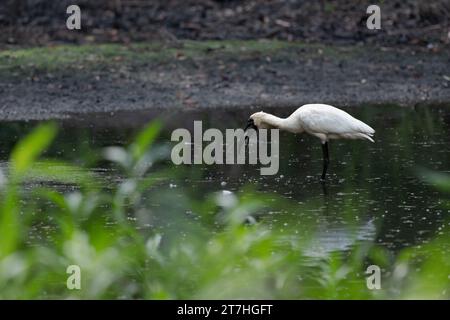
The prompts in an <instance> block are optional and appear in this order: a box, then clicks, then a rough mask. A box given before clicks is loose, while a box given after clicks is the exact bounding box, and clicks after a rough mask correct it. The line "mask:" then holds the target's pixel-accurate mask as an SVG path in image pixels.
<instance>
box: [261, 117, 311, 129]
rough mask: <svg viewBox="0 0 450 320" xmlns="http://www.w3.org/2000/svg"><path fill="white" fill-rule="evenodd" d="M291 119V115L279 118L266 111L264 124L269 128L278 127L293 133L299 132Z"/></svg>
mask: <svg viewBox="0 0 450 320" xmlns="http://www.w3.org/2000/svg"><path fill="white" fill-rule="evenodd" d="M292 120H293V119H291V117H288V118H280V117H277V116H274V115H273V114H270V113H266V114H265V116H264V122H265V124H266V125H267V126H268V127H270V128H275V129H280V130H284V131H289V132H293V133H297V132H300V131H302V130H300V128H298V126H295V125H294V123H293V122H292Z"/></svg>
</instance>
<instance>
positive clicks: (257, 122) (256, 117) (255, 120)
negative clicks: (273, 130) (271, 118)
mask: <svg viewBox="0 0 450 320" xmlns="http://www.w3.org/2000/svg"><path fill="white" fill-rule="evenodd" d="M264 116H265V113H264V112H262V111H260V112H256V113H254V114H252V115H251V116H250V118H248V120H247V126H246V127H245V129H244V131H247V129H249V128H252V129H255V130H256V131H258V129H259V128H261V127H262V123H263V118H264Z"/></svg>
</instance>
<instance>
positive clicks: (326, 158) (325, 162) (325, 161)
mask: <svg viewBox="0 0 450 320" xmlns="http://www.w3.org/2000/svg"><path fill="white" fill-rule="evenodd" d="M322 152H323V171H322V177H321V178H320V180H322V181H325V175H326V174H327V169H328V164H329V163H330V157H329V155H328V142H325V143H323V144H322Z"/></svg>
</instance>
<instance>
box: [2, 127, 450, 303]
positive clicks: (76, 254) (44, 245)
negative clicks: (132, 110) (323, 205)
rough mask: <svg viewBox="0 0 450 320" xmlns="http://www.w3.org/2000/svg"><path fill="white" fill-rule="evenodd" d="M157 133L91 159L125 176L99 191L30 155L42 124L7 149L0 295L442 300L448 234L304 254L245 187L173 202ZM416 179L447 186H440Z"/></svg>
mask: <svg viewBox="0 0 450 320" xmlns="http://www.w3.org/2000/svg"><path fill="white" fill-rule="evenodd" d="M159 130H160V124H159V123H157V122H155V123H152V124H150V125H149V126H148V127H147V128H145V129H144V130H143V131H142V132H141V133H140V134H139V135H138V136H137V137H136V139H135V141H134V143H132V144H131V145H130V146H128V147H127V148H123V147H109V148H106V149H104V150H102V151H101V152H98V154H99V155H100V154H101V158H103V160H107V161H110V162H111V163H112V164H113V166H115V167H116V168H117V170H121V172H122V175H123V177H124V178H123V179H121V180H120V181H117V182H114V183H112V184H108V185H104V184H103V183H102V181H99V180H98V179H96V177H95V176H94V174H93V173H92V172H91V171H88V170H87V169H85V168H83V167H79V166H74V165H71V164H68V163H62V162H56V161H51V160H41V159H40V156H41V154H42V153H43V152H44V150H45V149H46V148H47V147H48V146H49V145H50V144H51V142H52V140H53V138H54V137H55V136H56V134H57V128H56V127H55V126H54V125H53V124H45V125H41V126H40V127H38V128H36V129H35V130H34V131H33V132H32V133H31V134H29V135H28V136H27V137H26V138H24V139H23V140H22V141H20V142H19V143H18V144H17V145H16V147H15V148H14V150H13V151H12V153H11V156H10V165H9V167H8V168H7V172H3V173H2V174H1V176H0V178H1V179H0V183H1V207H0V208H1V212H0V298H2V299H5V298H19V299H26V298H44V299H46V298H58V299H60V298H93V299H105V298H144V299H177V298H274V299H277V298H283V299H305V298H306V299H315V298H325V299H373V298H441V299H442V298H444V299H445V298H450V291H449V270H450V261H449V255H448V252H447V254H446V251H445V250H442V248H447V247H448V241H449V238H448V230H442V232H440V234H439V235H438V237H436V238H435V239H434V240H433V241H431V242H430V243H428V244H426V245H422V246H419V247H415V248H410V249H405V250H403V251H401V252H400V253H397V254H393V253H389V252H387V251H386V250H384V249H382V248H380V247H377V246H376V245H374V244H364V245H361V244H360V245H356V246H354V247H353V249H352V250H351V251H350V252H346V253H343V252H329V253H327V254H324V255H321V256H311V255H310V254H309V250H310V248H311V243H313V242H314V240H315V239H314V236H309V237H300V236H296V234H303V233H302V230H300V231H299V230H295V232H294V230H289V227H288V226H287V227H286V228H285V229H286V230H284V232H280V231H276V229H274V228H270V226H269V225H267V224H266V223H265V222H264V215H265V213H266V212H267V210H269V209H271V208H276V207H280V208H288V207H289V206H290V205H291V204H290V203H288V202H287V201H286V200H280V199H279V200H277V201H270V202H268V201H267V200H266V199H267V197H263V196H261V195H259V194H258V193H257V192H256V191H254V190H253V189H251V188H247V189H245V190H243V191H242V192H240V193H238V194H237V193H236V194H235V193H231V192H219V193H211V194H208V195H205V196H204V198H203V199H201V200H200V201H199V200H198V199H194V198H193V197H191V196H189V194H188V193H187V192H186V194H182V195H181V196H180V194H179V193H178V194H177V197H176V199H174V196H173V191H172V190H171V188H170V186H172V184H169V183H168V181H175V182H176V181H178V180H179V179H180V178H179V175H180V173H179V170H177V169H176V168H172V167H171V166H159V167H158V166H157V167H156V168H155V165H156V164H157V163H158V162H159V161H160V160H161V159H163V158H164V155H165V154H166V153H167V150H166V149H165V148H164V146H156V145H155V144H154V142H155V139H156V137H157V136H158V132H159ZM427 176H428V177H429V180H430V182H431V183H432V184H436V185H437V186H438V187H439V188H441V189H442V190H443V191H444V192H445V191H447V192H448V191H449V190H450V178H448V177H445V176H442V175H437V174H431V173H429V174H427ZM61 185H64V186H67V185H70V186H73V188H71V189H70V190H69V189H68V188H65V189H64V190H61V188H60V186H61ZM25 190H27V192H25ZM156 199H158V203H162V205H161V206H157V207H156V206H154V203H155V200H156ZM316 227H317V226H315V225H314V224H310V223H308V224H306V223H305V224H304V226H303V228H304V229H305V230H311V229H314V228H316ZM446 227H447V229H448V224H447V225H446ZM305 230H303V231H305ZM447 251H448V250H447ZM371 264H377V265H379V266H380V267H381V268H382V274H383V276H382V289H381V290H368V289H367V286H366V277H367V275H366V274H365V271H366V268H367V267H368V266H369V265H371ZM70 265H77V266H79V267H80V270H81V275H82V277H81V290H69V289H68V288H67V287H66V281H67V278H68V276H69V275H68V274H67V273H66V270H67V267H68V266H70Z"/></svg>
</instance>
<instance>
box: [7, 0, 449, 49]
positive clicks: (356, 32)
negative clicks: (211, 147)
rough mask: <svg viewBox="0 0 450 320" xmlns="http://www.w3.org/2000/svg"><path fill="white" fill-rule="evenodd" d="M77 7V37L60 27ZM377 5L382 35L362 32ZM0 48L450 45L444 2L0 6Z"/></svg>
mask: <svg viewBox="0 0 450 320" xmlns="http://www.w3.org/2000/svg"><path fill="white" fill-rule="evenodd" d="M70 4H78V5H79V6H80V7H81V9H82V27H83V30H82V32H81V33H80V32H70V31H68V30H67V29H66V28H65V19H66V17H67V15H66V8H67V6H68V5H70ZM370 4H377V5H379V6H380V7H381V12H382V30H381V32H377V31H371V30H368V29H367V28H365V23H366V19H367V14H366V9H367V7H368V5H370ZM0 28H1V30H2V32H1V33H0V44H1V45H7V44H20V45H36V44H38V45H41V44H47V43H49V42H74V43H84V42H98V41H100V42H104V41H107V42H130V41H148V40H161V39H162V40H170V41H172V40H176V39H254V38H269V39H282V40H303V41H314V42H324V43H330V42H331V43H350V44H355V43H376V44H383V45H393V44H409V45H425V46H438V45H442V44H448V43H449V41H450V40H449V37H450V35H449V32H450V1H447V0H434V1H419V0H395V1H371V0H367V1H358V0H351V1H342V0H339V1H325V0H320V1H318V0H304V1H301V0H300V1H295V0H291V1H283V0H268V1H254V0H253V1H249V0H246V1H238V0H187V1H176V0H151V1H145V0H103V1H88V0H77V1H74V0H62V1H55V0H2V1H1V2H0Z"/></svg>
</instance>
